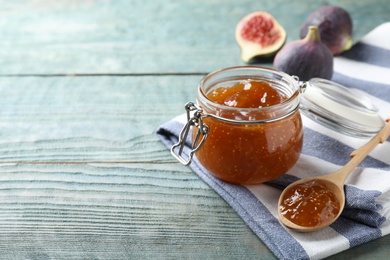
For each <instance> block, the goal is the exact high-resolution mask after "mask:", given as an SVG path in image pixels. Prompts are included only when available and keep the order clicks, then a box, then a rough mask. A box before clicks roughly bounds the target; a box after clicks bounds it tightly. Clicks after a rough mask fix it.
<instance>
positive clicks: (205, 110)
mask: <svg viewBox="0 0 390 260" xmlns="http://www.w3.org/2000/svg"><path fill="white" fill-rule="evenodd" d="M299 91H300V88H299V84H298V81H297V80H296V79H295V78H293V77H291V76H289V75H287V74H285V73H283V72H279V71H275V70H272V69H268V68H261V67H254V66H242V67H232V68H227V69H223V70H220V71H217V72H214V73H211V74H209V75H207V76H206V77H205V78H204V79H203V80H202V81H201V82H200V84H199V88H198V98H197V105H196V109H195V110H196V113H195V114H196V116H194V117H192V118H190V117H189V121H191V120H192V121H191V122H192V125H193V126H195V127H194V128H193V133H192V138H193V150H192V153H194V154H195V156H196V157H197V159H198V161H199V163H200V164H202V165H203V167H204V168H205V169H207V170H208V171H209V172H210V173H211V174H212V175H213V176H215V177H217V178H219V179H221V180H223V181H226V182H230V183H235V184H243V185H250V184H258V183H262V182H266V181H270V180H272V179H275V178H277V177H279V176H281V175H283V174H284V173H286V172H287V171H288V170H289V169H290V168H291V167H292V166H293V165H294V164H295V163H296V161H297V160H298V158H299V155H300V153H301V149H302V142H303V129H302V120H301V116H300V112H299ZM200 136H202V138H200ZM194 147H195V148H194ZM191 156H192V154H191ZM190 160H191V159H190Z"/></svg>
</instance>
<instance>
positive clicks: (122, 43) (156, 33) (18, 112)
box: [0, 0, 390, 259]
mask: <svg viewBox="0 0 390 260" xmlns="http://www.w3.org/2000/svg"><path fill="white" fill-rule="evenodd" d="M0 3H1V5H0V7H1V8H0V93H1V94H0V202H1V203H0V208H1V210H0V258H1V259H70V258H73V259H134V258H139V259H148V258H152V259H158V258H164V259H183V258H193V259H227V258H229V259H272V258H274V256H273V255H272V253H271V252H270V251H269V250H268V249H267V248H266V247H265V246H264V244H263V243H262V242H261V240H259V239H258V238H257V237H256V236H255V235H254V234H253V233H252V232H251V230H250V229H249V228H248V227H247V226H246V225H245V224H244V222H243V221H242V220H241V219H240V218H239V217H238V215H237V214H236V213H235V212H234V211H233V210H232V209H231V208H230V207H229V206H228V205H227V203H226V202H224V201H223V200H222V199H221V198H220V197H219V196H218V195H217V194H216V193H215V192H214V191H213V190H212V189H210V188H209V187H208V186H207V185H206V184H204V183H203V182H202V181H201V180H200V179H199V178H198V177H197V176H195V175H194V174H193V173H192V172H191V170H190V169H189V168H187V167H184V166H182V165H180V164H179V163H177V162H176V161H175V160H174V159H173V158H172V157H171V155H170V154H169V152H168V150H167V149H166V148H165V147H164V146H163V145H162V144H161V143H160V141H159V140H158V138H157V136H156V134H155V130H156V128H157V127H158V125H160V124H162V123H163V122H166V121H167V120H169V119H171V118H173V117H174V116H176V115H178V114H180V113H182V112H183V110H182V109H183V104H184V103H185V102H187V101H191V100H194V98H195V95H196V86H197V83H198V82H199V80H200V79H201V78H202V77H203V76H204V75H205V74H206V73H208V72H210V71H213V70H216V69H220V68H223V67H228V66H235V65H242V64H243V63H242V62H241V61H240V51H239V48H238V47H237V45H236V43H235V40H234V27H235V25H236V23H237V22H238V20H239V19H240V18H241V17H243V16H244V15H246V14H247V13H249V12H252V11H255V10H266V11H268V12H270V13H272V14H273V15H274V16H275V17H276V18H277V19H278V20H279V22H280V23H281V24H282V25H283V26H284V27H285V29H286V30H287V32H288V38H287V40H288V41H292V40H295V39H297V38H298V32H299V27H300V24H301V22H302V21H303V19H304V18H305V17H306V15H307V14H308V13H309V12H310V11H311V10H314V9H315V8H317V7H319V6H321V5H323V4H325V3H330V4H335V5H340V6H343V7H344V8H345V9H347V10H348V11H349V12H350V14H351V16H352V19H353V22H354V38H355V40H358V39H360V38H361V37H362V36H363V35H364V34H366V33H367V32H369V31H370V30H371V29H373V28H375V27H376V26H378V25H379V24H381V23H383V22H386V21H390V5H389V4H388V1H387V0H362V1H348V0H337V1H310V2H309V1H304V0H297V1H281V0H267V1H249V0H246V1H223V0H215V1H203V0H202V1H196V0H189V1H178V0H176V1H174V0H153V1H144V0H128V1H125V0H105V1H104V0H97V1H88V0H63V1H56V0H51V1H49V0H34V1H33V0H21V1H6V0H3V1H0ZM263 65H265V66H269V65H270V64H269V63H265V64H263ZM389 243H390V237H388V236H387V237H383V238H381V239H377V240H375V241H372V242H369V243H366V244H363V245H361V246H358V247H356V248H353V249H350V250H348V251H345V252H342V253H341V254H338V255H335V256H333V257H332V258H333V259H351V258H354V259H379V258H383V259H388V256H389V254H390V248H389V247H388V244H389Z"/></svg>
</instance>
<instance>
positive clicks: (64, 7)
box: [0, 0, 390, 75]
mask: <svg viewBox="0 0 390 260" xmlns="http://www.w3.org/2000/svg"><path fill="white" fill-rule="evenodd" d="M327 3H329V4H334V5H339V6H342V7H344V8H346V9H347V10H348V11H349V12H350V13H351V16H352V18H353V22H354V25H355V26H354V38H355V39H360V38H361V37H362V35H364V34H366V33H367V32H369V31H370V30H371V29H373V28H374V27H376V26H377V25H379V24H381V23H383V22H386V21H389V20H390V5H389V4H388V1H387V0H362V1H359V2H358V3H356V2H354V1H348V0H338V1H327V2H326V3H325V2H324V1H310V2H307V1H304V0H299V1H284V0H272V1H271V0H269V1H250V0H246V1H240V2H239V3H237V2H236V1H224V0H214V1H196V0H189V1H185V3H183V2H177V1H166V0H155V1H143V0H132V1H118V0H110V1H86V0H85V1H74V0H68V1H48V0H38V1H27V0H25V1H3V7H2V8H1V9H0V35H1V41H0V57H1V59H0V68H1V72H0V73H1V74H2V75H5V74H13V75H15V74H16V75H17V74H80V73H81V74H88V73H92V74H95V73H102V74H105V73H125V74H126V73H130V74H131V73H140V74H142V73H148V74H149V73H194V72H196V73H203V72H209V71H213V70H216V69H219V68H223V67H228V66H235V65H241V64H243V63H242V62H241V61H240V58H239V48H238V46H237V44H236V42H235V39H234V28H235V25H236V23H237V22H238V20H239V19H240V18H242V17H243V16H244V15H246V14H247V13H249V12H252V11H255V10H265V11H268V12H270V13H272V14H273V15H274V16H275V17H276V18H277V19H278V20H279V21H280V23H281V24H282V25H283V26H284V27H285V28H286V30H287V32H288V41H291V40H295V39H298V34H299V27H300V25H301V23H302V22H303V19H304V18H305V17H306V15H307V14H308V12H309V11H310V10H314V9H315V8H317V7H319V6H321V5H323V4H327ZM265 65H267V66H269V65H270V64H269V63H265Z"/></svg>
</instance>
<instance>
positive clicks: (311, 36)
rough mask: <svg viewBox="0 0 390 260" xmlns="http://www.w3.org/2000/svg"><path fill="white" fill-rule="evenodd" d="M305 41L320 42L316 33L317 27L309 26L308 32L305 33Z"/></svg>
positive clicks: (317, 32)
mask: <svg viewBox="0 0 390 260" xmlns="http://www.w3.org/2000/svg"><path fill="white" fill-rule="evenodd" d="M305 40H306V41H311V42H316V41H319V42H320V41H321V36H320V33H319V31H318V26H313V25H312V26H309V30H308V31H307V34H306V37H305Z"/></svg>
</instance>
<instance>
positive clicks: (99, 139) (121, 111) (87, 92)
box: [0, 76, 201, 162]
mask: <svg viewBox="0 0 390 260" xmlns="http://www.w3.org/2000/svg"><path fill="white" fill-rule="evenodd" d="M200 79H201V76H186V77H182V76H177V77H175V76H165V77H155V76H150V77H140V76H135V77H107V76H103V77H2V78H0V92H1V93H2V95H1V96H0V127H1V134H2V139H1V140H0V143H1V146H0V161H3V162H7V161H17V162H22V161H30V162H31V161H62V162H66V161H68V162H69V161H79V162H80V161H81V162H82V161H84V162H85V161H87V162H90V161H100V162H101V161H103V162H107V161H108V162H113V161H130V162H134V161H138V162H139V161H161V160H165V161H172V160H173V159H172V158H171V157H170V156H169V155H167V154H166V150H165V149H163V148H162V147H161V146H155V143H156V142H157V141H158V140H157V137H156V136H155V131H156V129H157V127H158V125H160V124H162V123H163V122H165V121H167V120H169V119H171V118H173V117H174V116H176V115H178V114H180V113H184V104H185V103H186V102H187V101H194V100H195V98H196V94H195V93H196V87H197V84H198V81H199V80H200ZM150 143H152V145H150Z"/></svg>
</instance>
